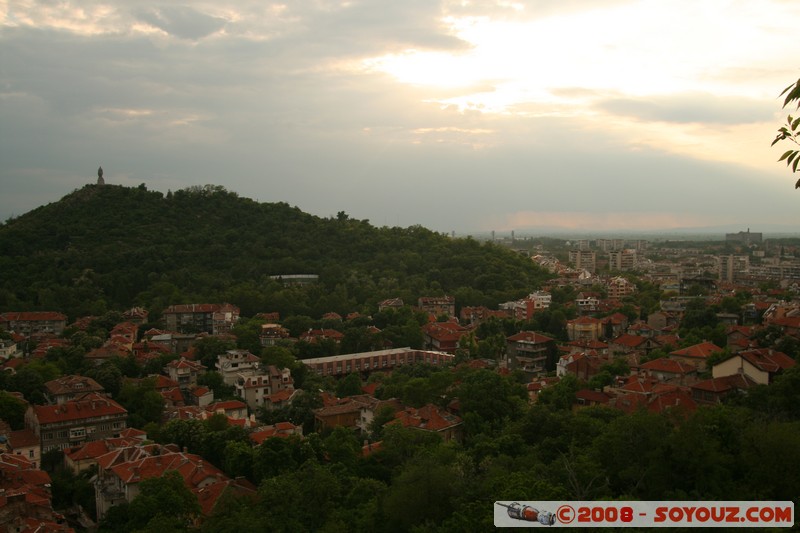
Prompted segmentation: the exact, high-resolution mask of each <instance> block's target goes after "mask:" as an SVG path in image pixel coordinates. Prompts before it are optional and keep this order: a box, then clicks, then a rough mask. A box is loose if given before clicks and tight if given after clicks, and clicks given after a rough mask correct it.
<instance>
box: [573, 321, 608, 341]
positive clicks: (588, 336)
mask: <svg viewBox="0 0 800 533" xmlns="http://www.w3.org/2000/svg"><path fill="white" fill-rule="evenodd" d="M567 336H568V337H569V340H571V341H596V340H599V339H600V337H602V336H603V321H602V320H600V319H598V318H593V317H590V316H582V317H579V318H576V319H574V320H567Z"/></svg>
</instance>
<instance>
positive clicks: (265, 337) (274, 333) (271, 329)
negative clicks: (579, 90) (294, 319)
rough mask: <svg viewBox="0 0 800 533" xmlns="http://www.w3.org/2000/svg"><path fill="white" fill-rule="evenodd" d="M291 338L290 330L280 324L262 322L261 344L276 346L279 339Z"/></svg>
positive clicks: (259, 337) (259, 336)
mask: <svg viewBox="0 0 800 533" xmlns="http://www.w3.org/2000/svg"><path fill="white" fill-rule="evenodd" d="M288 338H289V330H288V329H286V328H284V327H283V326H281V325H279V324H261V332H260V333H259V335H258V339H259V341H260V343H261V346H275V345H276V344H278V342H279V341H281V340H284V339H288Z"/></svg>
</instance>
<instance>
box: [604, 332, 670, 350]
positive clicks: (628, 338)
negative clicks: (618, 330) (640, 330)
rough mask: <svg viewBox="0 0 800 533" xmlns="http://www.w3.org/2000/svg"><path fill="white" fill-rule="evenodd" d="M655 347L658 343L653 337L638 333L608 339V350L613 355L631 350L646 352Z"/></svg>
mask: <svg viewBox="0 0 800 533" xmlns="http://www.w3.org/2000/svg"><path fill="white" fill-rule="evenodd" d="M657 347H658V343H657V342H656V341H655V340H654V339H651V338H649V337H642V336H640V335H628V334H627V333H625V334H623V335H620V336H619V337H617V338H615V339H612V340H610V341H608V350H609V352H611V353H612V354H615V355H623V354H630V353H633V352H639V353H647V352H649V351H650V350H652V349H654V348H657Z"/></svg>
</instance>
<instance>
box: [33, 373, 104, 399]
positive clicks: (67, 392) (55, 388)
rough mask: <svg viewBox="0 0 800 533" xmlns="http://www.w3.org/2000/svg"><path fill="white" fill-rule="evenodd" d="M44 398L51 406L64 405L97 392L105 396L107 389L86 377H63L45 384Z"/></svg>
mask: <svg viewBox="0 0 800 533" xmlns="http://www.w3.org/2000/svg"><path fill="white" fill-rule="evenodd" d="M44 389H45V390H44V396H45V398H46V399H47V401H48V402H49V403H50V404H58V405H62V404H64V403H66V402H68V401H70V400H74V399H75V398H77V397H79V396H82V395H84V394H86V393H87V392H96V393H98V394H103V395H105V389H104V388H103V387H102V385H100V384H99V383H98V382H96V381H95V380H93V379H92V378H90V377H86V376H76V375H70V376H61V377H60V378H56V379H53V380H51V381H48V382H47V383H45V384H44Z"/></svg>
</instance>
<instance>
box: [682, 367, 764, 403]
mask: <svg viewBox="0 0 800 533" xmlns="http://www.w3.org/2000/svg"><path fill="white" fill-rule="evenodd" d="M756 385H757V383H756V382H755V381H753V380H752V379H750V378H749V377H748V376H747V375H745V374H732V375H730V376H723V377H718V378H711V379H706V380H703V381H698V382H697V383H694V384H692V385H691V386H690V387H691V389H692V399H694V401H695V402H697V403H698V404H710V405H715V404H720V403H722V401H723V400H724V399H725V397H726V396H728V395H730V394H737V393H746V392H747V389H749V388H750V387H755V386H756Z"/></svg>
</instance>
